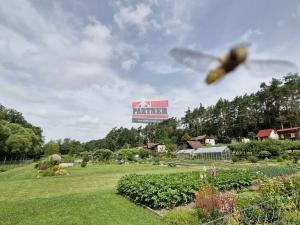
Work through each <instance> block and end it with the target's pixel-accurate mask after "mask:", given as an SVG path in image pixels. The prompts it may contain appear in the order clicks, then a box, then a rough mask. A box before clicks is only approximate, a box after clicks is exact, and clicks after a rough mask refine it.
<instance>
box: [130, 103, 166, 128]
mask: <svg viewBox="0 0 300 225" xmlns="http://www.w3.org/2000/svg"><path fill="white" fill-rule="evenodd" d="M168 106H169V102H168V100H160V101H135V102H132V122H133V123H160V122H162V121H164V120H167V119H168V118H169V117H168Z"/></svg>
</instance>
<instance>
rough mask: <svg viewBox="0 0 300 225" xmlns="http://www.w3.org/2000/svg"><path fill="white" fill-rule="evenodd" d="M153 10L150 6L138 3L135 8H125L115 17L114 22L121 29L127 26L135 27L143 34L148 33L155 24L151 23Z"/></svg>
mask: <svg viewBox="0 0 300 225" xmlns="http://www.w3.org/2000/svg"><path fill="white" fill-rule="evenodd" d="M152 13H153V12H152V9H151V7H150V6H149V5H146V4H144V3H138V4H137V5H135V6H124V7H121V8H120V9H119V11H118V12H117V13H116V14H115V15H114V20H115V22H116V23H117V24H118V26H119V27H120V28H121V29H124V28H125V27H126V26H127V25H130V26H135V27H137V28H138V30H139V31H141V32H142V33H144V32H146V31H147V29H148V28H149V27H151V26H152V25H153V24H152V22H151V21H149V20H148V19H149V17H150V16H151V14H152Z"/></svg>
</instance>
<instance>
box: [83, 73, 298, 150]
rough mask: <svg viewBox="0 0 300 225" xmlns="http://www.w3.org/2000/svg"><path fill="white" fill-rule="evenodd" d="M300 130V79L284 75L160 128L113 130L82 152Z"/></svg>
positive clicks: (162, 125)
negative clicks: (153, 143)
mask: <svg viewBox="0 0 300 225" xmlns="http://www.w3.org/2000/svg"><path fill="white" fill-rule="evenodd" d="M294 126H300V75H299V74H288V75H286V76H284V77H283V78H281V79H275V78H273V79H272V80H271V82H270V83H269V84H266V83H261V85H260V89H259V91H257V92H256V93H252V94H245V95H242V96H237V97H235V98H234V99H233V100H231V101H230V100H227V99H223V98H220V99H219V100H218V101H217V103H216V104H214V105H211V106H208V107H205V106H203V105H202V104H201V103H200V105H199V106H198V107H196V108H194V109H188V110H187V111H186V112H185V114H184V116H183V117H182V118H180V119H176V118H171V119H169V120H167V121H164V122H162V123H160V124H148V125H147V126H146V127H144V128H142V127H139V128H130V129H128V128H123V127H120V128H116V127H115V128H113V129H112V130H111V131H110V132H109V133H108V134H107V135H106V137H105V138H103V139H99V140H93V141H90V142H87V143H85V149H86V150H91V149H93V148H107V149H111V150H114V151H115V150H117V149H120V148H122V147H123V146H126V145H129V146H131V147H136V146H140V145H142V144H145V143H148V142H161V143H164V144H167V146H168V145H170V146H172V144H178V143H180V142H183V141H186V140H188V139H189V138H190V137H193V136H198V135H202V134H207V135H209V136H212V137H214V138H215V139H216V140H217V142H218V143H230V141H231V140H232V139H236V138H239V137H249V138H254V137H255V134H256V132H257V131H258V130H260V129H265V128H275V129H278V128H283V127H294Z"/></svg>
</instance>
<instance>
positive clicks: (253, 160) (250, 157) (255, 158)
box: [248, 155, 258, 163]
mask: <svg viewBox="0 0 300 225" xmlns="http://www.w3.org/2000/svg"><path fill="white" fill-rule="evenodd" d="M248 160H249V161H250V162H252V163H257V162H258V158H257V157H256V156H253V155H251V156H249V157H248Z"/></svg>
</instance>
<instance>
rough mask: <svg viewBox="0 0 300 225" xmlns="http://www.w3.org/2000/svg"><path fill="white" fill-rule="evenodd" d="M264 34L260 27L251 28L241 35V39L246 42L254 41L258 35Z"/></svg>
mask: <svg viewBox="0 0 300 225" xmlns="http://www.w3.org/2000/svg"><path fill="white" fill-rule="evenodd" d="M261 35H263V32H262V31H261V30H259V29H249V30H247V31H246V32H245V33H244V34H242V36H241V40H242V41H245V42H249V41H253V40H254V39H256V38H257V37H259V36H261Z"/></svg>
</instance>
